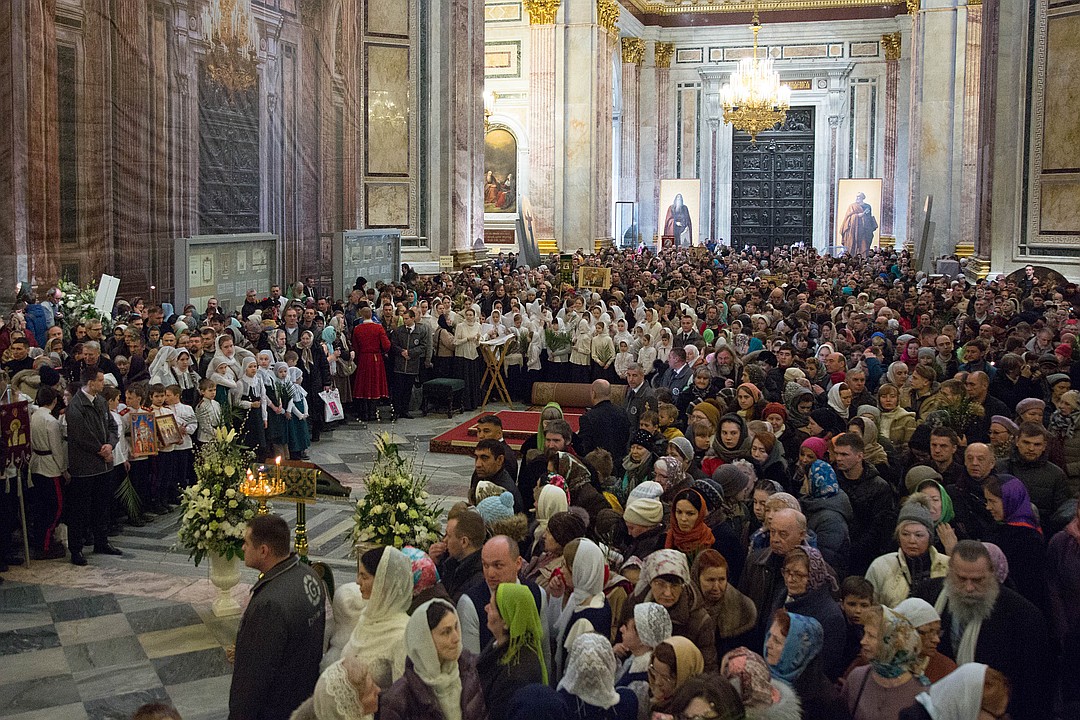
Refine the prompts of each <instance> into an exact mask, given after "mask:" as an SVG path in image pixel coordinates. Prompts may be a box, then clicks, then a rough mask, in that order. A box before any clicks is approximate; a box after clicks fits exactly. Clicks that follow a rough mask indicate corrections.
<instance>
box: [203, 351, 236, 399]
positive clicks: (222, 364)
mask: <svg viewBox="0 0 1080 720" xmlns="http://www.w3.org/2000/svg"><path fill="white" fill-rule="evenodd" d="M209 379H210V380H212V381H213V382H214V399H215V400H217V402H218V405H219V406H220V405H223V404H225V403H227V402H228V401H229V392H230V391H232V389H233V388H235V387H236V381H235V380H233V379H232V376H231V375H230V374H229V362H228V361H227V360H219V361H218V363H217V367H212V368H210V377H209Z"/></svg>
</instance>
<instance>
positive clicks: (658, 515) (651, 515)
mask: <svg viewBox="0 0 1080 720" xmlns="http://www.w3.org/2000/svg"><path fill="white" fill-rule="evenodd" d="M623 519H624V520H626V522H628V523H631V524H633V525H640V526H641V527H650V528H651V527H654V526H656V525H659V524H660V521H661V520H663V519H664V506H663V504H662V503H661V502H660V501H659V500H655V499H653V498H639V499H637V500H634V501H632V502H630V503H629V504H627V506H626V510H624V511H623Z"/></svg>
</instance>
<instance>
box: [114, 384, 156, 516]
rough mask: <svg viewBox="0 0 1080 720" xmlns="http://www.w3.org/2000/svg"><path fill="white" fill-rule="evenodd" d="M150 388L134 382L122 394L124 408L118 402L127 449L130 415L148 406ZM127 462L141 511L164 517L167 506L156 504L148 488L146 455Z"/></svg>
mask: <svg viewBox="0 0 1080 720" xmlns="http://www.w3.org/2000/svg"><path fill="white" fill-rule="evenodd" d="M149 395H150V386H149V385H148V384H147V383H145V382H136V383H132V384H131V385H128V387H127V390H126V391H125V394H124V404H125V405H126V407H123V408H121V407H120V406H119V402H118V403H117V413H118V414H119V415H120V419H121V420H122V421H123V423H124V433H123V435H124V440H125V444H126V445H127V447H128V448H131V447H132V442H131V413H132V412H133V411H135V410H142V409H145V408H146V406H147V405H148V404H149V402H148V401H149V399H150V398H149ZM128 454H129V458H128V462H129V463H130V464H129V465H128V476H129V477H130V478H131V484H132V486H133V487H134V488H135V492H137V493H138V494H139V500H140V501H141V502H142V506H143V510H144V512H145V513H146V514H150V515H164V514H165V513H167V512H168V511H169V508H168V507H167V506H163V505H162V504H161V503H158V502H157V500H156V498H155V497H154V495H153V493H152V492H151V488H150V475H151V466H152V464H153V463H152V462H151V461H150V458H149V457H148V456H146V455H143V456H142V457H134V456H130V452H129V453H128ZM115 457H116V451H115V449H114V450H113V459H114V460H115Z"/></svg>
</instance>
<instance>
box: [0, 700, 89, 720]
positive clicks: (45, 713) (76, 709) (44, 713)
mask: <svg viewBox="0 0 1080 720" xmlns="http://www.w3.org/2000/svg"><path fill="white" fill-rule="evenodd" d="M4 720H91V719H90V717H89V716H88V715H87V714H86V706H85V705H83V704H82V703H81V702H75V703H70V704H68V705H54V706H53V707H49V708H42V709H41V710H31V711H29V712H24V713H17V714H15V715H5V716H4ZM95 720H96V719H95Z"/></svg>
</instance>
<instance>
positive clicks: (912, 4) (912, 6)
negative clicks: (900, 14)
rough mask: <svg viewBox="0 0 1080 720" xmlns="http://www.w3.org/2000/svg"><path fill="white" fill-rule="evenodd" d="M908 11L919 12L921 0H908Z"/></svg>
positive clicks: (910, 12) (912, 13)
mask: <svg viewBox="0 0 1080 720" xmlns="http://www.w3.org/2000/svg"><path fill="white" fill-rule="evenodd" d="M907 11H908V14H909V15H914V14H915V13H917V12H919V0H907Z"/></svg>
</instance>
